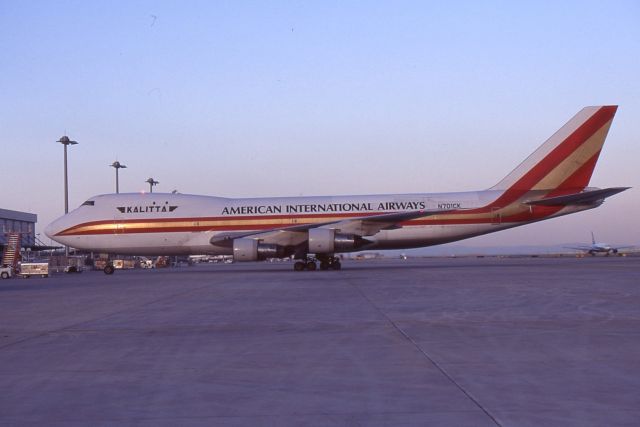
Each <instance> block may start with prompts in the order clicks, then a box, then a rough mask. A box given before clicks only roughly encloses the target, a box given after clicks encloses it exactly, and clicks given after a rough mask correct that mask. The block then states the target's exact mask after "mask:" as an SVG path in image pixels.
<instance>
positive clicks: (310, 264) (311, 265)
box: [306, 261, 318, 271]
mask: <svg viewBox="0 0 640 427" xmlns="http://www.w3.org/2000/svg"><path fill="white" fill-rule="evenodd" d="M306 267H307V270H309V271H315V269H316V268H317V267H318V266H317V265H316V263H315V262H314V261H308V262H307V265H306Z"/></svg>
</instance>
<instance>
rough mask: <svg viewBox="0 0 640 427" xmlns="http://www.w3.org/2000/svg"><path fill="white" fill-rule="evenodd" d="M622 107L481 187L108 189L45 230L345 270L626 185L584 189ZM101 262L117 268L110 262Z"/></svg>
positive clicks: (571, 207) (147, 251) (179, 251)
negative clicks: (352, 258)
mask: <svg viewBox="0 0 640 427" xmlns="http://www.w3.org/2000/svg"><path fill="white" fill-rule="evenodd" d="M616 110H617V106H599V107H587V108H584V109H582V110H581V111H580V112H578V114H576V115H575V116H574V117H573V118H572V119H571V120H569V122H567V124H565V125H564V126H563V127H562V128H561V129H560V130H559V131H558V132H556V133H555V134H553V136H551V138H549V139H548V140H547V141H546V142H545V143H544V144H542V145H541V146H540V147H539V148H538V149H537V150H536V151H535V152H534V153H533V154H532V155H530V156H529V157H527V159H526V160H525V161H524V162H523V163H521V164H520V165H519V166H518V167H517V168H516V169H514V170H513V172H511V173H510V174H508V175H507V176H506V177H505V178H504V179H503V180H502V181H500V182H499V183H498V184H496V185H495V186H493V187H491V188H489V189H487V190H484V191H470V192H463V193H434V194H429V193H420V194H389V195H367V196H322V197H286V198H255V199H230V198H223V197H209V196H196V195H185V194H162V193H142V194H139V193H133V194H122V193H121V194H106V195H100V196H95V197H92V198H90V199H89V200H87V201H86V202H84V203H83V204H82V205H81V206H80V207H79V208H77V209H75V210H74V211H72V212H70V213H69V214H67V215H65V216H63V217H61V218H59V219H57V220H55V221H54V222H52V223H51V224H49V226H48V227H47V228H46V230H45V233H46V234H47V236H49V237H50V238H52V239H53V240H55V241H57V242H59V243H61V244H63V245H67V246H71V247H75V248H78V249H83V250H87V251H95V252H107V253H117V254H121V255H126V254H130V255H148V256H149V255H233V258H234V260H235V261H256V260H264V259H266V258H274V257H278V258H281V257H287V256H293V257H294V258H296V259H297V260H298V261H297V262H296V263H295V264H294V269H295V270H297V271H300V270H315V269H316V268H317V266H318V264H317V262H318V261H319V263H320V265H319V266H320V269H322V270H327V269H335V270H338V269H340V267H341V265H340V259H339V258H338V257H336V254H337V253H340V252H354V251H361V250H369V251H377V250H381V249H405V248H416V247H422V246H431V245H438V244H442V243H448V242H453V241H456V240H461V239H466V238H469V237H474V236H479V235H482V234H487V233H492V232H494V231H500V230H504V229H507V228H512V227H517V226H520V225H524V224H529V223H532V222H536V221H542V220H546V219H550V218H555V217H559V216H562V215H567V214H571V213H575V212H580V211H584V210H587V209H592V208H595V207H598V206H600V205H601V204H602V203H603V201H604V199H605V198H606V197H609V196H612V195H614V194H617V193H619V192H621V191H624V190H626V189H627V188H628V187H614V188H605V189H598V188H591V187H587V185H588V184H589V180H590V179H591V175H592V173H593V169H594V167H595V165H596V161H597V160H598V156H599V154H600V150H601V148H602V145H603V144H604V140H605V138H606V136H607V132H608V131H609V127H610V126H611V122H612V121H613V117H614V115H615V113H616ZM371 155H374V154H373V153H371ZM491 155H494V156H495V155H496V154H491ZM307 161H308V162H309V163H310V166H317V165H314V164H313V162H314V161H313V159H308V160H307ZM238 173H242V171H238ZM373 173H385V171H374V172H373ZM310 255H315V256H314V257H311V256H310ZM104 271H105V273H107V274H112V273H113V271H114V270H113V266H110V265H107V266H106V267H105V269H104Z"/></svg>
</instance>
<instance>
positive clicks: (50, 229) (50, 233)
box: [44, 217, 64, 240]
mask: <svg viewBox="0 0 640 427" xmlns="http://www.w3.org/2000/svg"><path fill="white" fill-rule="evenodd" d="M62 218H64V217H60V218H58V219H56V220H54V221H51V223H49V225H47V226H46V227H45V229H44V234H46V235H47V237H48V238H50V239H53V240H58V238H57V236H56V234H58V233H59V232H60V231H62V226H61V224H60V220H61V219H62Z"/></svg>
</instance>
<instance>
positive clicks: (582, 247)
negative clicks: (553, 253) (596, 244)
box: [564, 246, 594, 251]
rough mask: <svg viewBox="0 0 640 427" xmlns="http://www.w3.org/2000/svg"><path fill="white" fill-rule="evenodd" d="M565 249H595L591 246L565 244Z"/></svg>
mask: <svg viewBox="0 0 640 427" xmlns="http://www.w3.org/2000/svg"><path fill="white" fill-rule="evenodd" d="M564 248H565V249H573V250H576V251H591V250H594V248H592V247H591V246H565V247H564Z"/></svg>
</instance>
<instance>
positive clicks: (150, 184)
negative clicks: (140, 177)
mask: <svg viewBox="0 0 640 427" xmlns="http://www.w3.org/2000/svg"><path fill="white" fill-rule="evenodd" d="M145 182H148V183H149V193H153V186H154V185H158V184H160V183H159V182H158V181H155V180H154V179H153V178H149V179H148V180H146V181H145Z"/></svg>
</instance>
